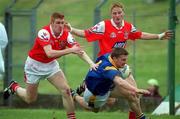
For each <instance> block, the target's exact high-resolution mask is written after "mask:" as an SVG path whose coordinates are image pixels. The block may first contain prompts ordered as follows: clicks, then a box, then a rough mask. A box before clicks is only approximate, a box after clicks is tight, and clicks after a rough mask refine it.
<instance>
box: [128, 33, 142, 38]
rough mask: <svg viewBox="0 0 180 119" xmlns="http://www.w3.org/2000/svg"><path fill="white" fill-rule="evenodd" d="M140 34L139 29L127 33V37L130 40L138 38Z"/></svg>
mask: <svg viewBox="0 0 180 119" xmlns="http://www.w3.org/2000/svg"><path fill="white" fill-rule="evenodd" d="M141 35H142V32H141V31H135V32H131V33H130V34H129V39H131V40H136V39H140V38H141Z"/></svg>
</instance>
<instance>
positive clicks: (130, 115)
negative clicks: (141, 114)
mask: <svg viewBox="0 0 180 119" xmlns="http://www.w3.org/2000/svg"><path fill="white" fill-rule="evenodd" d="M129 119H136V113H135V112H132V111H129Z"/></svg>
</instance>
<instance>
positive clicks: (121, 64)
mask: <svg viewBox="0 0 180 119" xmlns="http://www.w3.org/2000/svg"><path fill="white" fill-rule="evenodd" d="M127 59H128V56H127V55H121V56H120V57H118V58H115V60H114V62H115V64H116V66H117V67H118V68H122V67H124V65H125V64H126V63H127Z"/></svg>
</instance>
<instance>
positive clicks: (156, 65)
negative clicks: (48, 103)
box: [0, 0, 180, 97]
mask: <svg viewBox="0 0 180 119" xmlns="http://www.w3.org/2000/svg"><path fill="white" fill-rule="evenodd" d="M116 1H117V0H107V2H106V3H105V4H104V5H103V6H102V7H101V9H100V10H101V20H103V19H108V18H110V5H111V4H112V3H113V2H116ZM12 2H13V0H0V22H2V23H5V20H4V19H5V14H4V13H5V10H6V9H7V7H8V6H9V5H11V4H12ZM38 2H39V1H38V0H17V3H16V4H15V5H14V6H13V8H12V10H14V11H18V12H20V11H27V10H32V8H33V7H34V6H35V5H36V4H37V3H38ZM100 2H101V0H66V1H64V0H43V2H42V3H41V4H40V5H39V6H38V8H37V9H36V11H35V17H34V21H36V24H34V26H35V27H34V26H33V28H35V31H33V32H32V31H31V30H30V29H32V24H33V23H32V22H33V20H32V19H31V18H30V17H29V16H27V15H23V13H22V14H21V15H20V16H16V15H14V17H13V20H12V23H13V24H12V66H13V70H12V74H13V77H12V79H13V80H17V81H18V82H19V83H20V84H21V85H22V86H25V83H24V81H23V73H24V72H23V66H24V62H25V60H26V57H27V53H28V51H29V49H30V48H31V45H32V43H33V40H32V39H31V38H32V36H34V35H35V36H36V34H37V31H38V30H39V29H41V27H42V26H44V25H47V24H48V23H49V21H50V15H51V14H52V13H53V12H55V11H57V12H62V13H64V14H65V19H66V21H68V22H70V23H71V25H72V26H73V27H75V28H80V29H87V28H89V27H91V26H93V25H94V24H95V17H94V10H95V8H96V6H97V5H98V4H99V3H100ZM120 2H122V3H123V4H124V7H125V20H127V21H129V22H131V23H133V24H134V25H135V26H136V28H137V29H139V30H141V31H144V32H150V33H161V32H163V31H165V30H167V29H168V23H169V21H168V14H169V0H121V1H120ZM176 11H177V17H180V12H179V11H180V5H179V0H177V3H176ZM15 14H16V13H15ZM31 33H33V34H31ZM74 37H75V36H74ZM75 39H76V40H77V41H78V42H79V43H80V44H81V45H82V46H84V50H85V51H86V52H87V53H88V54H89V56H90V57H91V58H92V59H93V56H94V52H93V46H94V45H93V43H88V42H86V40H85V39H82V38H79V37H75ZM127 49H128V51H129V52H130V56H129V61H128V64H129V65H130V66H131V68H132V69H133V73H134V76H135V80H136V81H137V84H138V87H140V88H147V86H148V84H147V81H148V79H150V78H155V79H157V80H158V82H159V87H160V89H159V90H160V93H161V95H162V96H163V97H164V96H166V95H167V93H168V77H167V76H168V74H167V73H168V41H160V40H152V41H143V40H137V41H136V42H135V43H134V42H132V41H128V45H127ZM175 49H176V53H175V66H176V67H175V85H176V86H177V85H180V79H179V78H180V67H179V66H180V53H179V50H180V26H179V25H177V26H176V42H175ZM58 61H59V62H60V65H61V68H62V69H63V70H64V72H65V74H66V77H67V80H68V82H69V84H70V86H71V87H72V88H75V87H77V86H78V85H79V84H80V83H81V81H82V80H83V79H84V77H85V75H86V73H87V71H88V68H89V66H88V65H87V64H85V63H84V62H83V61H82V60H79V58H78V57H77V56H75V55H68V56H64V57H62V58H60V59H59V60H58ZM3 80H4V79H3V77H1V79H0V92H2V90H3ZM5 80H6V79H5ZM39 93H42V94H57V93H58V92H57V91H56V89H55V88H54V87H52V86H51V85H50V84H49V83H48V82H47V81H41V83H40V87H39Z"/></svg>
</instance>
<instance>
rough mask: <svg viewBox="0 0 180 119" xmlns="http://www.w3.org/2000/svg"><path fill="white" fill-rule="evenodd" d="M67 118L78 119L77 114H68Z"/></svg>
mask: <svg viewBox="0 0 180 119" xmlns="http://www.w3.org/2000/svg"><path fill="white" fill-rule="evenodd" d="M67 118H68V119H76V116H75V113H74V112H71V113H67Z"/></svg>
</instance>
